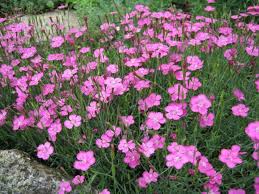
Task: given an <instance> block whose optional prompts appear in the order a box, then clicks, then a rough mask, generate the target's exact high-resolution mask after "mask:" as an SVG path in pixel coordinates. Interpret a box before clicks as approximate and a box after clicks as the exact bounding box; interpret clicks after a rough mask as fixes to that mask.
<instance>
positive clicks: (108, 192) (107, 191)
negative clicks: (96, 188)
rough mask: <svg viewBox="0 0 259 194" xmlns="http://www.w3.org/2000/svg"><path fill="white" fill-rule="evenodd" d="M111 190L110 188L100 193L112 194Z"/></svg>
mask: <svg viewBox="0 0 259 194" xmlns="http://www.w3.org/2000/svg"><path fill="white" fill-rule="evenodd" d="M110 193H111V192H110V191H109V190H108V189H104V190H102V191H101V192H100V193H99V194H110Z"/></svg>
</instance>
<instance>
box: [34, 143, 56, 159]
mask: <svg viewBox="0 0 259 194" xmlns="http://www.w3.org/2000/svg"><path fill="white" fill-rule="evenodd" d="M53 152H54V148H53V147H52V145H51V144H50V143H49V142H46V143H44V144H41V145H39V146H38V147H37V157H38V158H41V159H43V160H48V159H49V157H50V155H51V154H53Z"/></svg>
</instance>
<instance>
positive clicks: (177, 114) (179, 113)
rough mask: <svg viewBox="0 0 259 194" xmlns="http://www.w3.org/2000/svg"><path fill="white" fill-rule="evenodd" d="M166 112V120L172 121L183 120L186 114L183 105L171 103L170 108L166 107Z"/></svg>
mask: <svg viewBox="0 0 259 194" xmlns="http://www.w3.org/2000/svg"><path fill="white" fill-rule="evenodd" d="M165 111H166V114H165V116H166V118H168V119H170V120H176V121H177V120H179V119H181V118H182V117H183V116H184V114H185V112H186V111H185V110H184V109H183V104H182V103H174V102H173V103H170V104H169V105H168V106H166V107H165Z"/></svg>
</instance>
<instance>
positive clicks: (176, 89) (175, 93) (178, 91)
mask: <svg viewBox="0 0 259 194" xmlns="http://www.w3.org/2000/svg"><path fill="white" fill-rule="evenodd" d="M167 92H168V93H169V94H170V96H171V100H172V101H176V100H183V99H186V97H187V92H188V90H187V89H186V88H185V87H183V86H182V85H181V84H175V85H173V86H172V87H170V88H168V89H167Z"/></svg>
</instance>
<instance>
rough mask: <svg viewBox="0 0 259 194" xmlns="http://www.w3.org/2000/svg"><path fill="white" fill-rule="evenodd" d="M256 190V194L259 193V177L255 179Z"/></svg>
mask: <svg viewBox="0 0 259 194" xmlns="http://www.w3.org/2000/svg"><path fill="white" fill-rule="evenodd" d="M254 189H255V194H257V193H259V177H255V182H254Z"/></svg>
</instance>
